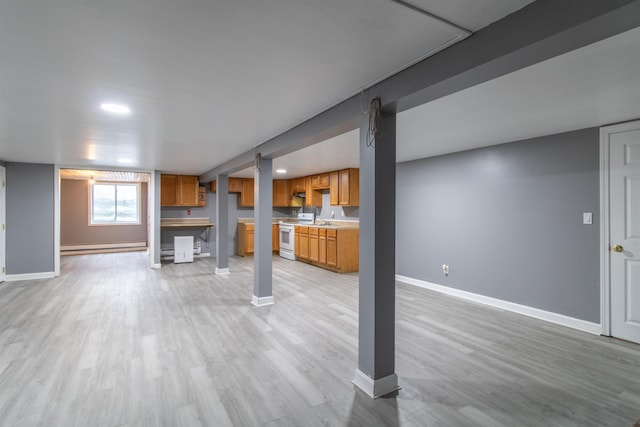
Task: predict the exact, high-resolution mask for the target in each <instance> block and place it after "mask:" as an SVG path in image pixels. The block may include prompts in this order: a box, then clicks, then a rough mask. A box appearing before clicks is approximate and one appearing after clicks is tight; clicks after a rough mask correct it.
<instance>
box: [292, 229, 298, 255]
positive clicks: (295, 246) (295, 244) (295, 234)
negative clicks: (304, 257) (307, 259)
mask: <svg viewBox="0 0 640 427" xmlns="http://www.w3.org/2000/svg"><path fill="white" fill-rule="evenodd" d="M293 255H295V257H296V258H300V227H299V226H295V227H293Z"/></svg>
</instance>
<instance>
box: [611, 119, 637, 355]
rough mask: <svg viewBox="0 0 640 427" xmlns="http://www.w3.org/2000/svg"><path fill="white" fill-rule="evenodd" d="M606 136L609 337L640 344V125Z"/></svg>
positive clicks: (632, 125)
mask: <svg viewBox="0 0 640 427" xmlns="http://www.w3.org/2000/svg"><path fill="white" fill-rule="evenodd" d="M620 130H621V131H620V132H615V133H611V134H609V200H610V206H609V212H610V220H609V221H610V226H609V233H610V234H609V235H610V240H609V248H610V252H609V257H610V258H609V265H610V275H609V277H610V288H611V335H612V336H614V337H618V338H622V339H625V340H629V341H634V342H638V343H640V122H636V123H634V124H631V125H630V126H629V127H628V128H627V129H626V130H623V129H620Z"/></svg>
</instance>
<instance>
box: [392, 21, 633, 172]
mask: <svg viewBox="0 0 640 427" xmlns="http://www.w3.org/2000/svg"><path fill="white" fill-rule="evenodd" d="M638 118H640V28H636V29H634V30H631V31H628V32H625V33H622V34H619V35H617V36H614V37H611V38H609V39H606V40H602V41H600V42H598V43H594V44H592V45H589V46H586V47H584V48H581V49H578V50H575V51H573V52H570V53H567V54H565V55H562V56H559V57H556V58H553V59H550V60H547V61H544V62H541V63H539V64H536V65H533V66H531V67H528V68H525V69H523V70H519V71H516V72H514V73H511V74H509V75H506V76H503V77H500V78H498V79H495V80H492V81H489V82H487V83H484V84H481V85H478V86H475V87H472V88H470V89H466V90H463V91H460V92H458V93H455V94H453V95H450V96H447V97H444V98H441V99H438V100H436V101H433V102H429V103H427V104H423V105H421V106H418V107H415V108H413V109H411V110H407V111H405V112H403V113H400V114H398V116H397V122H396V126H397V144H398V148H397V159H398V161H405V160H412V159H418V158H423V157H430V156H435V155H438V154H445V153H452V152H455V151H463V150H468V149H471V148H478V147H485V146H489V145H494V144H500V143H504V142H511V141H518V140H522V139H527V138H533V137H537V136H542V135H550V134H554V133H560V132H567V131H571V130H576V129H584V128H587V127H593V126H602V125H607V124H613V123H616V122H622V121H627V120H632V119H638Z"/></svg>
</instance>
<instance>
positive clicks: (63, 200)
mask: <svg viewBox="0 0 640 427" xmlns="http://www.w3.org/2000/svg"><path fill="white" fill-rule="evenodd" d="M147 205H148V203H147V183H146V182H143V183H141V184H140V210H141V212H140V218H141V222H140V224H138V225H103V226H99V225H89V222H90V215H91V213H90V209H89V181H85V180H77V179H63V180H61V182H60V244H61V245H80V244H83V245H84V244H97V243H129V242H146V241H147V228H148V225H147Z"/></svg>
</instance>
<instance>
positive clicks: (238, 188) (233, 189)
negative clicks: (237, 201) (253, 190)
mask: <svg viewBox="0 0 640 427" xmlns="http://www.w3.org/2000/svg"><path fill="white" fill-rule="evenodd" d="M216 189H217V185H216V181H215V180H214V181H211V188H210V190H211V192H212V193H215V192H216ZM228 192H229V193H242V178H233V177H229V190H228Z"/></svg>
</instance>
